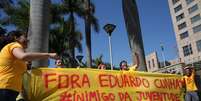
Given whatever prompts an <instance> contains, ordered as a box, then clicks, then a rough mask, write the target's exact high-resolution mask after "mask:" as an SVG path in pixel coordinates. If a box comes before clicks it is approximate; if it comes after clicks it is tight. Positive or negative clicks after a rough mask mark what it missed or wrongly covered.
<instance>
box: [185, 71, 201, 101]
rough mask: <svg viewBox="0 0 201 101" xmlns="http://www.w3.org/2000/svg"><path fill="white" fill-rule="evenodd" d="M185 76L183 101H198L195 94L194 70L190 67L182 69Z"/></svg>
mask: <svg viewBox="0 0 201 101" xmlns="http://www.w3.org/2000/svg"><path fill="white" fill-rule="evenodd" d="M184 72H185V76H184V81H185V87H186V95H185V101H199V97H198V94H197V90H198V89H197V86H196V84H195V70H194V68H192V67H186V68H184Z"/></svg>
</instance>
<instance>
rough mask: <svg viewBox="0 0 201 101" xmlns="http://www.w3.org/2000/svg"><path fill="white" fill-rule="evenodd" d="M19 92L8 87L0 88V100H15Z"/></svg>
mask: <svg viewBox="0 0 201 101" xmlns="http://www.w3.org/2000/svg"><path fill="white" fill-rule="evenodd" d="M18 94H19V92H17V91H14V90H9V89H0V101H16V97H17V96H18Z"/></svg>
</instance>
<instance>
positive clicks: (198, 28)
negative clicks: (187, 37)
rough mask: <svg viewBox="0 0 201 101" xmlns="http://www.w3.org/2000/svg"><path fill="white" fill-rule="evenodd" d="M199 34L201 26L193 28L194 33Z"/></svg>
mask: <svg viewBox="0 0 201 101" xmlns="http://www.w3.org/2000/svg"><path fill="white" fill-rule="evenodd" d="M198 32H201V24H200V25H198V26H195V27H193V33H198Z"/></svg>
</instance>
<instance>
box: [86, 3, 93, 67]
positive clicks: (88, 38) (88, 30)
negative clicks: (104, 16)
mask: <svg viewBox="0 0 201 101" xmlns="http://www.w3.org/2000/svg"><path fill="white" fill-rule="evenodd" d="M85 7H86V11H87V14H86V16H85V21H84V23H85V37H86V47H87V66H88V67H92V56H91V21H90V18H89V13H90V0H85Z"/></svg>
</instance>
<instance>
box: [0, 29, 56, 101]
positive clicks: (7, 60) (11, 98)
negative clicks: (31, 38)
mask: <svg viewBox="0 0 201 101" xmlns="http://www.w3.org/2000/svg"><path fill="white" fill-rule="evenodd" d="M9 42H10V43H9V44H7V45H5V46H4V47H3V48H2V49H1V52H0V101H16V97H17V95H18V94H19V92H21V91H22V75H23V73H24V72H25V71H26V70H27V66H26V61H32V60H37V59H48V58H53V59H57V58H58V56H57V54H56V53H35V52H25V49H26V48H27V42H28V40H27V37H26V34H25V33H23V32H21V31H12V38H10V39H9Z"/></svg>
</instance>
